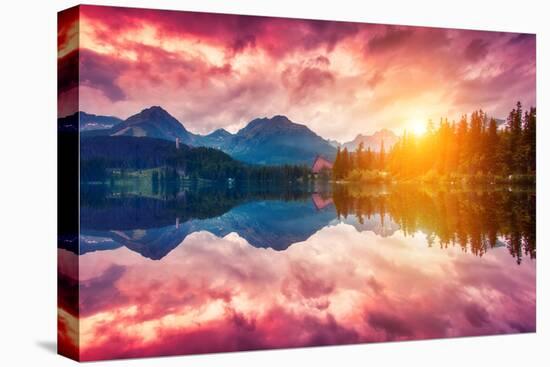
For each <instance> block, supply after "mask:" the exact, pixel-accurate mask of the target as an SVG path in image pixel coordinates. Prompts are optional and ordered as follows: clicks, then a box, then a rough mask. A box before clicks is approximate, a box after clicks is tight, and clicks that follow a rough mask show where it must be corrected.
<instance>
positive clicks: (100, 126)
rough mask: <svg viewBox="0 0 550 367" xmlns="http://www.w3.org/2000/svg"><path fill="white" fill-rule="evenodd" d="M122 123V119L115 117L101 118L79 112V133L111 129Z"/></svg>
mask: <svg viewBox="0 0 550 367" xmlns="http://www.w3.org/2000/svg"><path fill="white" fill-rule="evenodd" d="M120 123H122V119H119V118H118V117H115V116H101V115H93V114H90V113H86V112H83V111H81V112H80V131H91V130H105V129H112V128H113V127H114V126H117V125H118V124H120Z"/></svg>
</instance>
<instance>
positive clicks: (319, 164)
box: [311, 155, 332, 174]
mask: <svg viewBox="0 0 550 367" xmlns="http://www.w3.org/2000/svg"><path fill="white" fill-rule="evenodd" d="M331 170H332V162H330V161H327V160H326V159H325V158H323V157H321V156H320V155H318V156H317V157H315V161H314V162H313V166H311V172H313V173H314V174H318V173H321V172H322V171H331Z"/></svg>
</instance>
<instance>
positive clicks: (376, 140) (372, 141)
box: [342, 129, 399, 152]
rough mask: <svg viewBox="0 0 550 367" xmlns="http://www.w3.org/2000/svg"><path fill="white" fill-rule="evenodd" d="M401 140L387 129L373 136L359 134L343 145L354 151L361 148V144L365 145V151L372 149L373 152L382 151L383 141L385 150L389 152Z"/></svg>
mask: <svg viewBox="0 0 550 367" xmlns="http://www.w3.org/2000/svg"><path fill="white" fill-rule="evenodd" d="M398 139H399V138H398V137H397V135H395V134H394V133H393V132H392V131H390V130H387V129H382V130H379V131H377V132H375V133H374V134H372V135H363V134H359V135H357V136H356V137H355V139H353V140H352V141H349V142H347V143H344V144H342V146H343V147H344V148H347V149H348V150H349V151H354V150H356V149H357V147H358V146H359V143H361V142H362V143H363V145H364V148H365V150H367V149H368V148H370V149H371V150H372V151H376V152H378V151H380V146H381V144H382V141H384V149H385V150H386V151H388V150H389V149H390V148H391V147H392V146H393V145H394V144H395V143H397V140H398Z"/></svg>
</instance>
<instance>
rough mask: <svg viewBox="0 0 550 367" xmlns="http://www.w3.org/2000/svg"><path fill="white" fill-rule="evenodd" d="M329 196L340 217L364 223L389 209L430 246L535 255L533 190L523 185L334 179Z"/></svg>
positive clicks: (408, 231) (406, 231)
mask: <svg viewBox="0 0 550 367" xmlns="http://www.w3.org/2000/svg"><path fill="white" fill-rule="evenodd" d="M332 200H333V201H334V205H335V207H336V213H337V216H338V218H347V217H348V216H355V217H356V218H357V220H358V221H359V222H360V223H362V222H363V221H364V220H365V218H367V219H368V218H370V217H372V216H373V215H376V214H378V215H379V218H381V220H384V218H385V217H386V214H389V215H390V217H391V218H392V220H393V221H394V222H396V223H397V224H398V225H399V227H400V229H401V230H402V231H403V233H404V234H405V235H411V234H414V233H416V232H418V231H421V232H423V233H425V234H426V235H427V239H428V244H429V245H430V246H434V245H437V246H440V247H441V248H447V247H449V246H460V247H461V248H462V249H463V250H464V251H466V252H471V253H472V254H475V255H478V256H482V255H483V254H485V253H486V252H487V250H488V249H490V248H494V247H497V246H499V245H502V244H504V245H505V246H506V247H507V248H508V250H509V252H510V254H511V255H512V256H513V257H514V258H515V259H516V261H517V263H518V264H520V263H521V261H522V259H523V257H524V256H527V257H529V258H531V259H534V258H535V257H536V228H535V214H536V195H535V192H534V191H533V190H529V189H526V188H510V187H497V188H495V187H480V188H475V189H471V188H470V189H463V188H462V189H461V188H452V189H449V188H443V189H442V188H440V187H439V188H438V187H432V186H420V187H417V186H406V185H405V186H398V187H395V186H394V187H370V188H369V187H365V186H362V187H360V186H350V185H338V186H335V187H333V190H332Z"/></svg>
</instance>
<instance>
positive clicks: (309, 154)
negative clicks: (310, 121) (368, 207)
mask: <svg viewBox="0 0 550 367" xmlns="http://www.w3.org/2000/svg"><path fill="white" fill-rule="evenodd" d="M223 150H224V151H226V152H227V153H228V154H230V155H231V156H232V157H234V158H235V159H239V160H242V161H245V162H249V163H256V164H273V165H276V164H308V165H309V164H311V163H312V162H313V160H314V159H315V157H316V156H317V155H322V156H324V157H326V158H328V159H331V160H332V159H334V157H335V155H336V148H334V147H333V146H332V145H331V144H330V143H329V142H328V141H327V140H325V139H323V138H321V137H320V136H319V135H317V134H315V133H314V132H313V131H311V130H310V129H308V128H307V127H306V126H305V125H301V124H297V123H294V122H292V121H290V120H289V119H288V118H287V117H286V116H281V115H277V116H274V117H272V118H265V117H264V118H257V119H254V120H252V121H250V122H249V123H248V125H246V127H244V128H242V129H241V130H239V131H238V132H237V134H235V135H234V136H232V137H231V138H230V141H229V143H228V145H227V146H226V147H225V148H223Z"/></svg>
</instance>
